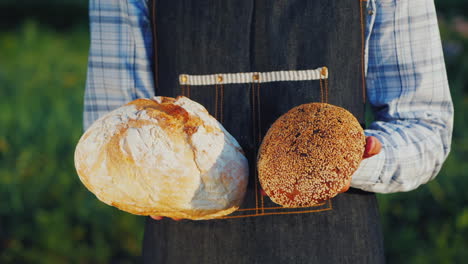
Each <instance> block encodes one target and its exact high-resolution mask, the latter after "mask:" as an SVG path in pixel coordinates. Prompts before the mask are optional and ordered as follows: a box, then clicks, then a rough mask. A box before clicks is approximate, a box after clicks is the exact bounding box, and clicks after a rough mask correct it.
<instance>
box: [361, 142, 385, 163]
mask: <svg viewBox="0 0 468 264" xmlns="http://www.w3.org/2000/svg"><path fill="white" fill-rule="evenodd" d="M381 150H382V143H380V140H379V139H378V138H376V137H373V136H369V137H366V149H365V150H364V156H363V158H365V159H366V158H370V157H372V156H374V155H377V154H379V153H380V151H381Z"/></svg>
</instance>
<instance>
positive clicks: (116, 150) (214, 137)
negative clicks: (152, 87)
mask: <svg viewBox="0 0 468 264" xmlns="http://www.w3.org/2000/svg"><path fill="white" fill-rule="evenodd" d="M75 167H76V170H77V172H78V175H79V177H80V179H81V181H82V182H83V184H84V185H85V186H86V187H87V188H88V189H89V190H90V191H91V192H93V193H94V194H95V195H96V196H97V198H98V199H100V200H101V201H103V202H104V203H106V204H109V205H112V206H115V207H117V208H119V209H121V210H124V211H126V212H129V213H132V214H137V215H159V216H167V217H175V218H187V219H193V220H201V219H211V218H216V217H220V216H224V215H227V214H230V213H232V212H233V211H235V210H237V209H238V208H239V206H240V204H241V203H242V200H243V197H244V195H245V190H246V186H247V180H248V164H247V159H246V158H245V156H244V155H243V151H242V149H241V147H240V146H239V144H238V143H237V141H236V140H235V139H234V138H233V137H232V136H231V135H230V134H229V133H228V132H227V131H226V130H225V129H224V128H223V127H222V125H221V124H219V122H218V121H217V120H216V119H215V118H213V117H212V116H210V115H209V114H208V112H207V111H206V109H205V108H204V107H203V106H201V105H200V104H198V103H196V102H194V101H192V100H190V99H188V98H186V97H183V96H180V97H177V98H170V97H155V98H154V99H137V100H134V101H132V102H130V103H128V104H126V105H124V106H122V107H120V108H118V109H116V110H114V111H112V112H110V113H108V114H107V115H105V116H103V117H102V118H100V119H99V120H97V121H96V122H95V123H94V124H93V125H92V126H91V127H90V128H89V129H88V130H87V131H86V132H85V133H84V135H83V136H82V138H81V139H80V141H79V143H78V145H77V147H76V151H75Z"/></svg>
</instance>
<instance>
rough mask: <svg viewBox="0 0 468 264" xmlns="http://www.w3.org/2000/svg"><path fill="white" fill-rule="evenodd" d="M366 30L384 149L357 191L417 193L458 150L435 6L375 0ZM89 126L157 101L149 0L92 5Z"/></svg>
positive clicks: (370, 85)
mask: <svg viewBox="0 0 468 264" xmlns="http://www.w3.org/2000/svg"><path fill="white" fill-rule="evenodd" d="M367 8H368V14H369V15H368V16H367V23H366V26H367V28H366V29H367V30H366V70H367V77H366V78H367V94H368V101H369V103H370V104H371V106H372V108H373V110H374V113H375V120H376V121H375V122H373V123H372V124H371V125H370V126H369V128H368V129H366V131H365V132H366V134H367V135H368V136H375V137H377V138H378V139H379V140H380V141H381V142H382V144H383V149H382V151H381V153H380V154H378V155H376V156H374V157H371V158H368V159H365V160H363V162H362V163H361V165H360V167H359V169H358V170H357V171H356V172H355V174H354V175H353V179H352V183H351V185H352V186H353V187H355V188H359V189H363V190H367V191H373V192H379V193H390V192H400V191H409V190H413V189H415V188H417V187H418V186H419V185H421V184H424V183H426V182H428V181H429V180H431V179H433V178H434V177H435V176H436V175H437V173H438V172H439V170H440V168H441V166H442V163H443V161H444V160H445V158H446V157H447V155H448V153H449V151H450V142H451V135H452V127H453V105H452V101H451V97H450V92H449V87H448V82H447V76H446V71H445V64H444V58H443V54H442V46H441V40H440V35H439V29H438V25H437V17H436V11H435V7H434V3H433V0H411V1H397V0H370V1H368V6H367ZM90 29H91V47H90V53H89V63H88V76H87V82H86V92H85V108H84V127H85V128H88V127H89V126H90V125H91V123H92V122H94V121H95V120H96V119H97V118H99V117H100V116H102V115H103V114H105V113H107V112H109V111H111V110H113V109H115V108H117V107H119V106H121V105H122V104H124V103H127V102H129V101H131V100H134V99H136V98H140V97H152V96H154V88H153V78H152V63H153V62H152V60H151V57H152V48H151V47H152V39H151V25H150V20H149V15H148V3H147V0H90Z"/></svg>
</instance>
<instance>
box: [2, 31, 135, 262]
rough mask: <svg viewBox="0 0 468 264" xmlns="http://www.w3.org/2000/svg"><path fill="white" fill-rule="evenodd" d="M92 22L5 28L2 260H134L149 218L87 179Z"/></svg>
mask: <svg viewBox="0 0 468 264" xmlns="http://www.w3.org/2000/svg"><path fill="white" fill-rule="evenodd" d="M88 43H89V39H88V32H87V31H86V28H85V27H83V28H75V29H72V30H71V33H68V34H65V33H58V32H54V31H52V30H50V29H45V28H39V27H38V25H37V24H36V23H34V22H28V23H25V24H24V25H23V26H22V27H21V28H20V29H19V30H18V31H12V32H3V33H0V50H1V52H0V201H1V205H0V253H1V254H0V263H111V262H112V263H135V262H137V260H138V257H137V256H138V255H140V243H141V239H142V228H143V218H139V217H136V216H132V215H130V214H126V213H123V212H120V211H118V210H116V209H114V208H111V207H109V206H106V205H104V204H102V203H101V202H99V201H98V200H97V199H96V198H95V197H94V196H93V195H92V194H91V193H90V192H88V191H87V190H86V189H85V188H84V187H83V186H82V184H81V183H80V181H79V179H78V177H77V175H76V172H75V169H74V165H73V164H74V163H73V152H74V148H75V145H76V142H77V141H78V139H79V137H80V136H81V133H82V111H83V106H82V101H83V92H84V81H85V77H86V63H87V54H88Z"/></svg>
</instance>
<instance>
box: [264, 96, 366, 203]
mask: <svg viewBox="0 0 468 264" xmlns="http://www.w3.org/2000/svg"><path fill="white" fill-rule="evenodd" d="M364 148H365V135H364V130H363V129H362V127H361V126H360V124H359V122H358V121H357V119H356V118H355V117H354V116H353V115H352V114H351V113H350V112H348V111H347V110H345V109H343V108H341V107H338V106H333V105H330V104H326V103H309V104H303V105H300V106H297V107H294V108H293V109H291V110H290V111H288V112H287V113H286V114H284V115H282V116H281V117H280V118H278V120H276V121H275V122H274V123H273V125H272V126H271V127H270V129H269V130H268V132H267V134H266V135H265V137H264V139H263V141H262V144H261V146H260V149H259V154H258V163H257V167H258V173H259V180H260V184H261V186H262V188H263V189H264V190H265V192H266V193H267V195H268V196H269V197H270V198H271V200H272V201H273V202H275V203H277V204H280V205H283V206H285V207H306V206H313V205H317V204H319V203H321V202H323V201H325V200H328V199H330V198H332V197H334V196H336V195H337V194H338V193H339V191H340V190H342V189H343V188H344V186H345V185H346V184H347V182H349V180H350V179H351V176H352V174H353V173H354V172H355V171H356V169H357V168H358V166H359V164H360V162H361V160H362V156H363V154H364Z"/></svg>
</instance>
